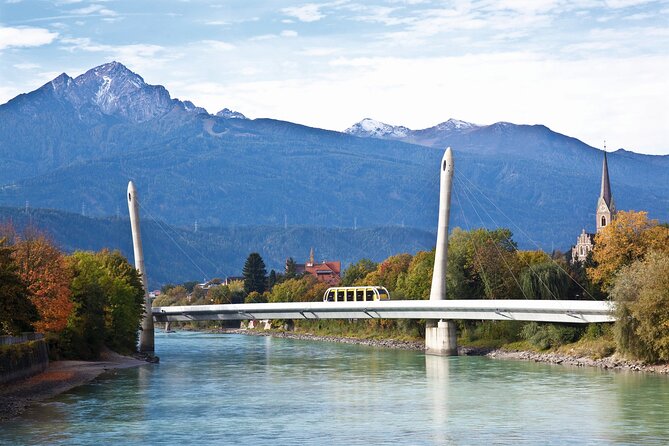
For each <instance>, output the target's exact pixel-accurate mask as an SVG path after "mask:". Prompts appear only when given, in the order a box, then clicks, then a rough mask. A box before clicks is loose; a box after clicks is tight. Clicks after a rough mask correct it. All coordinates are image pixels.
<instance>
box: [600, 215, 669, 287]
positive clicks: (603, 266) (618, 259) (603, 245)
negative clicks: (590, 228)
mask: <svg viewBox="0 0 669 446" xmlns="http://www.w3.org/2000/svg"><path fill="white" fill-rule="evenodd" d="M653 249H654V250H658V251H661V252H667V253H669V229H668V228H665V227H663V226H660V225H658V222H657V220H650V219H649V218H648V213H647V212H635V211H629V212H625V211H620V212H618V214H617V215H616V218H615V219H613V221H612V222H611V224H609V225H608V226H606V227H604V229H603V230H602V231H600V232H599V233H598V234H597V235H596V236H595V247H594V249H593V260H594V262H595V266H594V267H592V268H589V269H588V270H587V273H588V276H589V277H590V278H591V279H592V281H593V282H595V283H598V284H601V286H602V288H603V289H604V291H608V290H610V289H611V287H612V286H613V283H614V280H615V276H616V274H617V272H618V271H619V270H620V269H621V268H622V267H624V266H626V265H631V264H632V263H633V262H634V261H636V260H641V259H643V258H644V256H645V254H646V253H647V252H649V251H650V250H653Z"/></svg>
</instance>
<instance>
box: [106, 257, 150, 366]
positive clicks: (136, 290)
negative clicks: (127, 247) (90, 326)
mask: <svg viewBox="0 0 669 446" xmlns="http://www.w3.org/2000/svg"><path fill="white" fill-rule="evenodd" d="M97 255H98V256H99V257H100V258H101V262H102V264H103V266H104V270H105V275H104V276H103V281H102V285H103V290H104V292H105V297H106V299H105V344H106V345H107V347H109V348H111V349H112V350H114V351H116V352H119V353H131V352H134V351H136V349H137V348H136V347H137V341H138V328H139V325H140V321H141V319H142V315H143V314H144V286H143V285H142V279H141V277H140V275H139V271H137V270H136V269H135V268H134V267H133V266H132V265H131V264H130V263H129V262H128V260H127V259H126V258H125V257H123V255H122V254H121V253H120V252H119V251H107V250H103V251H101V252H100V253H98V254H97Z"/></svg>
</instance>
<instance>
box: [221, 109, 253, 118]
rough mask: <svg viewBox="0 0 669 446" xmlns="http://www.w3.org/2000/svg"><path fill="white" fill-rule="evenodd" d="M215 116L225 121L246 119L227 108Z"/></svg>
mask: <svg viewBox="0 0 669 446" xmlns="http://www.w3.org/2000/svg"><path fill="white" fill-rule="evenodd" d="M216 116H218V117H221V118H226V119H248V118H247V117H246V116H244V115H243V114H241V113H239V112H237V111H234V110H230V109H229V108H224V109H223V110H221V111H219V112H218V113H216Z"/></svg>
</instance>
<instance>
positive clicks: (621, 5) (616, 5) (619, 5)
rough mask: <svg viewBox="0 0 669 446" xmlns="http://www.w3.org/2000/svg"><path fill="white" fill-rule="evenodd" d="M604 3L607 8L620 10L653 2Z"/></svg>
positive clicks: (624, 0) (622, 0) (620, 0)
mask: <svg viewBox="0 0 669 446" xmlns="http://www.w3.org/2000/svg"><path fill="white" fill-rule="evenodd" d="M605 3H606V6H608V7H609V8H614V9H620V8H628V7H630V6H639V5H644V4H647V3H655V2H654V1H653V0H606V1H605Z"/></svg>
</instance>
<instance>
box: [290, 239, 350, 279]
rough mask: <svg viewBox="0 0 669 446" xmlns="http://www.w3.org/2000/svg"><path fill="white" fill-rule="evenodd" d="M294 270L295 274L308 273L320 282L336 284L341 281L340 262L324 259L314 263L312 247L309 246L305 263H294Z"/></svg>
mask: <svg viewBox="0 0 669 446" xmlns="http://www.w3.org/2000/svg"><path fill="white" fill-rule="evenodd" d="M295 272H296V273H297V274H302V273H309V274H311V275H312V276H314V277H315V278H316V279H318V280H319V281H320V282H325V283H327V284H328V285H331V286H337V285H339V283H340V282H341V276H340V274H341V262H340V261H339V260H337V261H327V260H324V261H322V262H321V263H315V262H314V249H313V248H311V253H310V254H309V260H308V261H307V263H297V264H295Z"/></svg>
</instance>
